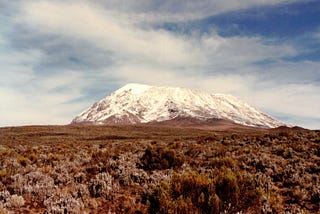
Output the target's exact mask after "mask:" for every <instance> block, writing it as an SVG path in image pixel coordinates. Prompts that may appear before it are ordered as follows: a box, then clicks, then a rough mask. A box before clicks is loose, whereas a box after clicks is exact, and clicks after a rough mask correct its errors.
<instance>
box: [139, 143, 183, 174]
mask: <svg viewBox="0 0 320 214" xmlns="http://www.w3.org/2000/svg"><path fill="white" fill-rule="evenodd" d="M140 161H141V168H142V169H145V170H155V169H159V170H163V169H169V168H176V167H179V166H181V165H182V164H183V162H184V156H183V155H182V154H177V153H176V152H175V151H174V150H172V149H167V148H162V147H156V148H154V147H152V146H149V147H148V148H147V149H146V150H145V152H144V154H143V156H142V157H141V159H140Z"/></svg>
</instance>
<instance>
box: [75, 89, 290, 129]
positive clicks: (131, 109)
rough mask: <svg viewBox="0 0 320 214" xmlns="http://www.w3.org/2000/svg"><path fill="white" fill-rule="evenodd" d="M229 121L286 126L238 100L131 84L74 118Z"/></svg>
mask: <svg viewBox="0 0 320 214" xmlns="http://www.w3.org/2000/svg"><path fill="white" fill-rule="evenodd" d="M177 120H180V121H181V120H183V121H187V120H188V121H189V122H190V121H193V122H194V121H196V123H197V124H199V123H202V122H203V123H208V121H211V122H212V121H222V120H223V121H229V122H232V123H235V124H240V125H245V126H252V127H262V128H275V127H278V126H283V125H286V124H284V123H283V122H281V121H278V120H276V119H274V118H272V117H270V116H268V115H266V114H264V113H262V112H260V111H258V110H256V109H255V108H253V107H251V106H249V105H248V104H247V103H245V102H243V101H241V100H239V99H237V98H236V97H233V96H230V95H224V94H209V93H205V92H201V91H198V90H193V89H187V88H174V87H156V86H149V85H142V84H128V85H125V86H124V87H122V88H120V89H118V90H117V91H115V92H114V93H112V94H111V95H110V96H107V97H106V98H104V99H102V100H100V101H99V102H96V103H95V104H94V105H93V106H92V107H90V108H89V109H87V110H85V111H84V112H82V113H81V114H79V115H78V116H77V117H76V118H74V119H73V121H72V123H73V124H79V123H88V124H139V123H151V124H154V123H164V122H168V121H177Z"/></svg>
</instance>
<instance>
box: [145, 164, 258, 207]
mask: <svg viewBox="0 0 320 214" xmlns="http://www.w3.org/2000/svg"><path fill="white" fill-rule="evenodd" d="M261 196H262V194H261V191H260V189H259V187H258V186H257V185H256V184H255V182H254V180H253V179H251V177H248V176H245V175H242V174H234V173H233V172H231V171H229V170H225V169H223V170H222V172H221V173H220V174H219V175H217V176H216V177H215V178H214V179H210V178H208V177H207V176H205V175H202V174H198V173H196V172H191V173H187V174H180V175H178V174H175V175H174V176H173V177H172V179H171V181H170V182H162V183H161V184H160V185H159V186H157V187H155V188H153V189H152V190H151V191H150V192H149V193H148V194H147V206H148V209H149V210H148V211H149V213H220V212H232V213H235V212H239V211H246V210H248V209H249V208H253V207H254V208H255V209H256V208H257V207H258V206H259V205H260V198H261Z"/></svg>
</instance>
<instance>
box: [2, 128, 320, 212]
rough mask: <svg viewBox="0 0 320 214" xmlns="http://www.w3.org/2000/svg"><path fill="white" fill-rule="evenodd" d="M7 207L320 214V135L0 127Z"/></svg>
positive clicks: (277, 131) (295, 131)
mask: <svg viewBox="0 0 320 214" xmlns="http://www.w3.org/2000/svg"><path fill="white" fill-rule="evenodd" d="M0 136H1V137H0V213H7V212H9V211H14V212H17V213H28V212H36V213H39V212H40V213H46V212H47V213H84V212H87V213H106V212H110V213H237V212H239V213H241V212H242V213H318V212H319V206H320V189H319V188H320V131H309V130H303V129H297V128H295V129H287V128H280V129H274V130H262V129H257V130H253V129H247V130H245V129H243V130H241V131H236V130H232V131H210V130H198V129H191V128H190V129H187V128H183V129H182V128H181V129H178V128H168V127H154V126H152V127H148V126H136V127H134V126H118V127H112V126H30V127H8V128H0Z"/></svg>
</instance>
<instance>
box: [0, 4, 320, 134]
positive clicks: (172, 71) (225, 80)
mask: <svg viewBox="0 0 320 214" xmlns="http://www.w3.org/2000/svg"><path fill="white" fill-rule="evenodd" d="M0 77H1V78H0V126H18V125H34V124H38V125H49V124H68V123H70V121H71V120H72V119H73V118H74V117H75V116H76V115H78V114H79V113H80V112H82V111H84V110H85V109H87V108H89V107H90V106H91V105H92V104H93V103H94V102H96V101H98V100H100V99H102V98H104V97H106V96H107V95H108V94H110V93H112V92H113V91H115V90H116V89H118V88H120V87H122V86H124V85H125V84H127V83H141V84H150V85H157V86H174V87H175V86H179V87H187V88H193V89H198V90H203V91H206V92H209V93H224V94H231V95H234V96H236V97H238V98H240V99H242V100H244V101H246V102H247V103H249V104H250V105H252V106H254V107H256V108H257V109H259V110H261V111H263V112H265V113H267V114H269V115H271V116H273V117H275V118H277V119H280V120H282V121H284V122H286V123H288V124H292V125H298V126H302V127H306V128H310V129H320V1H319V0H241V1H238V0H200V1H194V0H170V1H169V0H77V1H75V0H54V1H52V0H51V1H46V0H42V1H40V0H28V1H23V0H15V1H8V0H0Z"/></svg>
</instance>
